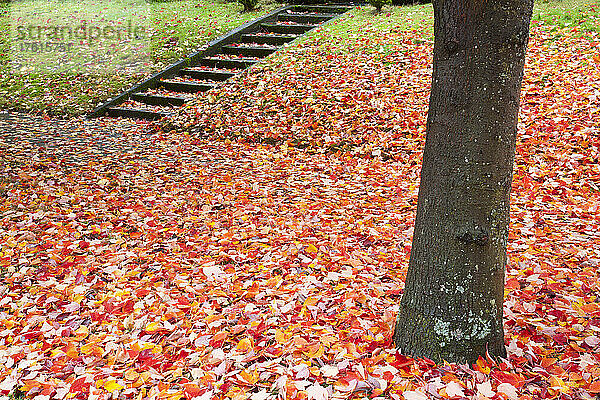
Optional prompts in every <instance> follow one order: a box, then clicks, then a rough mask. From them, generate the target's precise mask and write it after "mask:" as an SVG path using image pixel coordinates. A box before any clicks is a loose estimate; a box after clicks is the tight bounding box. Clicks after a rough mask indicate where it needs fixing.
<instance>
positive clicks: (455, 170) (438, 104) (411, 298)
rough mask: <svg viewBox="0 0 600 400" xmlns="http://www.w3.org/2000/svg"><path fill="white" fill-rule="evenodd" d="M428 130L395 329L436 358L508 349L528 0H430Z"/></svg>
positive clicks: (410, 348)
mask: <svg viewBox="0 0 600 400" xmlns="http://www.w3.org/2000/svg"><path fill="white" fill-rule="evenodd" d="M433 5H434V10H435V23H434V32H435V43H434V55H433V77H432V86H431V97H430V100H429V114H428V117H427V138H426V143H425V152H424V155H423V167H422V170H421V184H420V189H419V200H418V205H417V216H416V221H415V230H414V237H413V245H412V251H411V255H410V262H409V269H408V275H407V277H406V287H405V292H404V295H403V297H402V300H401V302H400V311H399V313H398V317H397V320H396V329H395V333H394V341H395V343H396V347H398V348H399V349H400V350H401V352H402V353H404V354H408V355H413V356H423V357H428V358H430V359H432V360H434V361H437V362H440V361H441V360H446V361H449V362H461V363H462V362H474V361H476V360H477V357H478V356H479V355H483V356H485V353H486V350H487V351H489V353H490V354H491V355H495V356H505V355H506V350H505V347H504V330H503V326H502V303H503V299H504V268H505V266H506V242H507V238H508V220H509V197H510V188H511V182H512V167H513V160H514V153H515V143H516V134H517V114H518V110H519V95H520V90H521V80H522V77H523V65H524V61H525V52H526V50H527V42H528V38H529V22H530V19H531V13H532V8H533V0H434V2H433Z"/></svg>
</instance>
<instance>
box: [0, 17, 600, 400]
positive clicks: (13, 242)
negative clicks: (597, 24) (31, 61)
mask: <svg viewBox="0 0 600 400" xmlns="http://www.w3.org/2000/svg"><path fill="white" fill-rule="evenodd" d="M365 29H368V27H365ZM377 37H378V36H377V35H365V39H364V41H363V42H359V43H357V45H356V47H355V48H350V49H347V48H346V47H345V46H347V43H346V42H345V41H344V40H342V39H340V40H339V41H335V40H334V41H331V42H324V41H323V40H325V39H322V40H321V39H315V40H312V41H311V40H309V41H305V42H304V43H303V44H302V45H300V46H298V47H295V48H292V49H290V50H289V51H288V52H286V53H285V54H283V55H280V56H278V57H277V58H274V59H273V60H272V61H271V62H270V63H269V64H267V65H266V66H264V67H262V68H256V69H253V70H252V71H249V73H248V74H246V75H244V76H243V77H242V78H240V79H239V80H237V81H235V82H234V83H233V84H232V85H226V86H224V87H223V88H222V89H220V90H219V91H216V92H211V93H210V94H207V95H206V96H204V97H202V98H201V101H199V102H198V104H197V105H196V106H195V107H193V108H189V109H188V110H187V111H186V113H184V114H182V115H180V116H179V117H178V118H177V119H176V120H175V121H174V122H170V124H171V125H175V126H179V127H181V128H182V129H180V130H178V131H177V132H175V131H173V132H168V133H167V132H166V130H164V131H161V130H154V131H152V132H150V133H147V134H145V133H144V132H147V130H146V126H145V125H139V126H138V127H136V128H131V126H127V125H123V124H122V123H121V122H115V121H113V120H105V121H100V122H97V123H94V124H98V126H95V125H90V124H92V123H90V122H83V121H71V122H68V123H62V124H63V125H64V126H63V125H60V124H59V125H57V122H55V121H43V120H24V121H22V122H21V123H15V122H14V121H13V122H12V124H10V121H9V125H6V124H5V125H4V126H2V129H1V130H2V132H3V133H2V136H1V137H0V146H1V147H0V149H1V153H0V155H1V156H2V164H1V168H2V177H1V180H0V195H1V196H2V202H1V203H0V237H1V240H0V243H1V246H2V248H1V250H2V252H1V253H0V274H2V275H3V279H2V283H0V398H7V396H8V395H9V394H11V395H14V396H20V395H22V394H26V396H27V397H30V398H34V399H36V400H49V399H69V398H76V399H93V400H98V399H130V398H134V399H182V398H185V399H194V398H196V399H202V400H209V399H236V400H242V399H250V400H266V399H309V400H310V399H318V400H322V399H334V398H337V399H343V398H371V399H394V400H399V399H407V400H425V399H436V398H442V399H462V398H467V399H479V400H485V399H512V400H517V399H523V400H527V399H541V398H556V399H559V398H560V399H593V398H594V397H595V394H596V393H599V392H600V355H599V352H600V303H599V301H600V300H599V296H600V285H599V282H600V280H599V278H600V275H599V274H600V233H599V232H600V231H599V229H598V226H599V225H600V210H599V209H598V208H599V206H600V188H599V187H600V167H599V156H600V154H599V151H600V148H599V146H600V110H599V109H600V102H599V98H600V72H599V70H598V68H596V67H597V65H598V63H599V62H600V58H599V56H598V51H597V49H598V47H599V46H600V37H599V36H598V35H597V34H591V33H589V34H586V35H583V36H582V35H580V32H578V31H577V29H576V28H573V29H569V28H567V29H563V30H560V31H558V32H557V31H551V30H550V29H549V27H548V26H545V25H541V24H534V25H533V26H532V40H531V44H530V52H529V57H528V63H527V67H526V79H525V81H524V86H523V88H524V91H523V102H522V113H521V118H520V123H519V128H520V129H519V131H520V137H519V143H518V147H517V159H516V166H515V177H514V184H513V189H514V191H513V197H512V204H513V206H512V214H511V217H512V221H511V224H512V225H511V233H510V244H509V265H508V267H507V284H506V302H505V324H506V325H505V326H506V345H507V348H508V354H509V355H508V359H506V360H498V362H493V361H491V360H484V359H480V360H479V362H478V363H477V364H476V365H473V366H464V365H454V364H444V365H435V364H433V363H432V362H430V361H428V360H414V359H411V358H407V357H405V356H403V355H401V354H400V353H398V352H397V351H396V350H395V349H393V346H392V345H391V343H390V338H391V335H392V331H391V329H390V326H391V325H393V320H394V315H395V312H396V309H397V308H396V307H397V306H396V305H397V303H398V301H399V298H400V295H401V293H402V288H403V280H404V276H405V272H406V267H407V263H408V255H409V252H410V240H411V237H412V225H413V221H414V213H415V205H416V198H417V191H418V174H419V168H420V158H421V154H422V148H423V142H424V122H425V115H426V106H427V96H428V89H429V79H430V73H431V71H430V65H431V43H430V42H428V41H427V40H422V34H421V33H420V32H418V31H412V32H408V33H407V32H402V31H401V30H397V31H391V32H390V33H389V34H386V35H381V36H379V38H377ZM325 43H326V44H325ZM350 43H356V41H354V42H352V41H351V42H350ZM364 49H371V50H372V51H363V50H364ZM3 123H5V122H3V121H0V125H2V124H3ZM7 126H8V127H7ZM57 126H58V128H57ZM103 129H104V130H103ZM199 133H202V134H203V135H208V137H203V136H201V135H199ZM50 137H51V138H52V140H46V141H44V140H43V139H44V138H46V139H47V138H50ZM120 147H122V151H117V150H115V149H118V148H120Z"/></svg>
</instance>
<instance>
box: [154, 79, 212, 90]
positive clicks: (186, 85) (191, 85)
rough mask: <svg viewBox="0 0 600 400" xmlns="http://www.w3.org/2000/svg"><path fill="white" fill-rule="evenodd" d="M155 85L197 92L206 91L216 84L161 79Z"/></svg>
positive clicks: (168, 88)
mask: <svg viewBox="0 0 600 400" xmlns="http://www.w3.org/2000/svg"><path fill="white" fill-rule="evenodd" d="M156 86H157V87H163V88H165V89H167V90H171V91H173V92H186V93H198V92H206V91H207V90H210V89H212V88H214V87H215V86H216V85H215V84H214V83H199V82H183V81H171V80H161V81H160V82H158V84H157V85H156Z"/></svg>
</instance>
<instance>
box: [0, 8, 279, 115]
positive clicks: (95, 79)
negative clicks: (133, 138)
mask: <svg viewBox="0 0 600 400" xmlns="http://www.w3.org/2000/svg"><path fill="white" fill-rule="evenodd" d="M0 7H2V13H3V14H2V16H1V17H0V30H1V31H2V32H4V35H2V36H0V109H12V110H24V111H32V112H39V111H44V112H46V113H48V114H50V115H57V116H63V115H64V116H74V115H78V114H82V113H85V112H87V111H89V110H91V109H92V108H93V107H94V106H96V105H97V104H98V103H99V102H101V101H103V100H105V99H106V98H108V97H111V96H113V95H115V94H118V93H119V92H120V91H122V90H124V89H126V88H127V87H128V86H130V85H132V84H133V83H135V82H137V81H139V80H140V79H142V78H143V77H144V76H147V75H148V73H149V72H147V73H146V74H137V75H134V76H131V75H125V74H118V73H113V74H104V75H82V74H75V73H60V74H31V73H30V74H14V73H13V72H12V71H11V69H10V68H9V66H8V64H7V63H8V61H9V56H10V55H9V47H8V46H9V43H8V40H7V35H6V33H7V32H9V31H10V19H9V18H10V13H9V12H8V8H7V6H6V5H0ZM276 7H278V4H277V3H273V2H264V3H262V5H261V7H260V9H258V10H257V11H255V12H253V13H247V14H242V13H241V12H240V11H241V6H240V5H239V4H238V3H235V2H229V3H226V2H223V1H215V2H211V1H208V0H200V1H198V0H179V1H171V2H153V3H150V15H151V19H152V24H153V28H152V29H153V34H152V36H151V48H152V54H153V56H154V60H155V62H156V64H155V65H153V66H152V69H151V71H150V72H154V71H157V70H160V69H161V68H162V67H164V66H165V65H168V64H170V63H171V62H173V61H175V60H177V59H178V58H179V57H181V56H183V55H185V54H188V53H190V52H192V51H194V50H195V49H198V48H200V47H201V46H202V45H204V44H205V43H206V42H208V41H209V40H211V39H214V38H216V37H218V36H220V35H221V34H224V33H225V32H227V31H228V30H230V29H232V28H234V27H236V26H239V25H241V24H242V23H243V22H245V21H247V20H250V19H253V18H256V17H257V16H259V15H261V14H263V13H265V12H267V11H270V10H272V9H274V8H276Z"/></svg>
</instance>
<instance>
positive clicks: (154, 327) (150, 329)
mask: <svg viewBox="0 0 600 400" xmlns="http://www.w3.org/2000/svg"><path fill="white" fill-rule="evenodd" d="M160 328H162V327H161V326H160V323H158V322H151V323H149V324H148V325H146V329H145V331H146V332H148V333H152V332H156V331H157V330H159V329H160Z"/></svg>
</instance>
